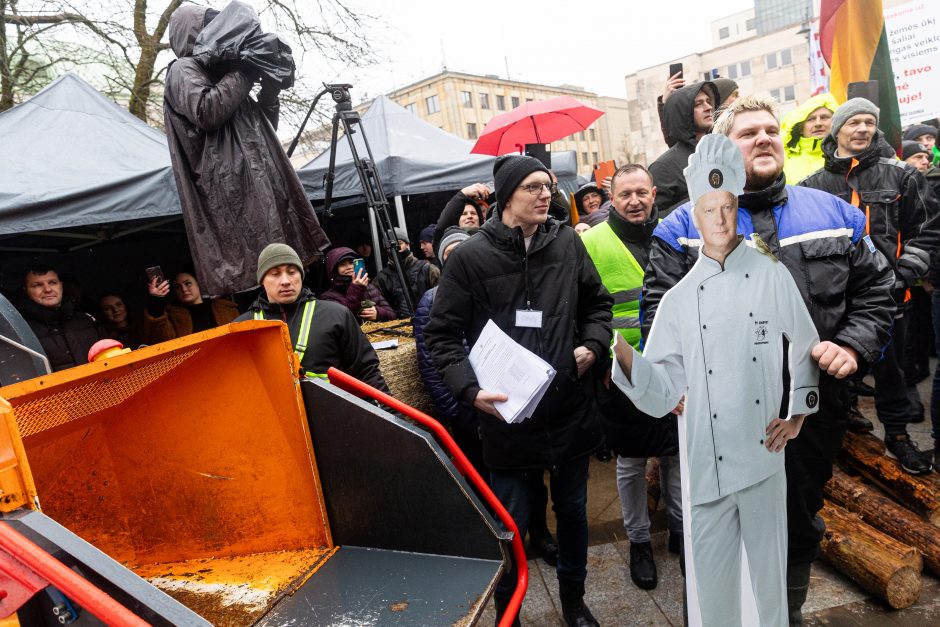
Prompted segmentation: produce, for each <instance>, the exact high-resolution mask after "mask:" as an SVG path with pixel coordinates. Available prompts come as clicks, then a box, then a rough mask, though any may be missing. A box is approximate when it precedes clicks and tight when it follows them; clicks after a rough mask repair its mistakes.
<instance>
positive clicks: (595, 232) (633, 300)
mask: <svg viewBox="0 0 940 627" xmlns="http://www.w3.org/2000/svg"><path fill="white" fill-rule="evenodd" d="M581 241H582V242H584V246H585V248H587V251H588V254H589V255H591V260H592V261H593V262H594V267H596V268H597V273H598V274H600V275H601V281H602V282H603V283H604V287H606V288H607V291H608V292H610V295H611V296H613V298H614V306H613V309H612V313H613V314H614V318H613V321H612V325H613V327H614V330H615V331H616V332H617V333H619V334H620V335H621V336H622V337H623V339H625V340H626V341H627V342H629V343H630V344H632V345H633V347H634V348H636V349H639V347H640V293H641V292H642V291H643V268H641V267H640V264H639V263H637V261H636V259H634V257H633V254H632V253H631V252H630V249H628V248H627V247H626V246H624V244H623V242H622V241H620V238H619V237H617V234H616V233H614V230H613V229H612V228H610V224H608V223H607V222H603V223H601V224H598V225H597V226H595V227H594V228H593V229H590V230H588V231H587V232H585V233H584V235H582V237H581Z"/></svg>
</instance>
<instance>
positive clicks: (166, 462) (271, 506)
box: [0, 321, 527, 626]
mask: <svg viewBox="0 0 940 627" xmlns="http://www.w3.org/2000/svg"><path fill="white" fill-rule="evenodd" d="M330 380H331V382H332V383H328V382H326V381H323V380H320V379H304V378H302V377H301V375H300V370H299V364H298V361H297V358H296V355H295V354H294V352H293V351H292V349H291V344H290V337H289V335H288V333H287V328H286V326H284V325H283V324H281V323H278V322H264V321H259V322H243V323H238V324H231V325H227V326H225V327H220V328H218V329H214V330H211V331H206V332H203V333H197V334H194V335H191V336H187V337H184V338H180V339H177V340H173V341H171V342H166V343H163V344H159V345H155V346H151V347H147V348H143V349H140V350H137V351H133V352H131V353H127V354H123V355H118V356H114V357H110V358H107V359H105V360H104V361H100V362H96V363H92V364H87V365H84V366H80V367H77V368H73V369H70V370H66V371H62V372H58V373H55V374H51V375H47V376H42V377H37V378H35V379H30V380H27V381H23V382H20V383H16V384H14V385H10V386H7V387H4V388H0V397H3V399H5V404H4V405H3V406H0V418H2V419H3V420H2V421H0V490H2V493H0V510H2V512H3V514H2V519H0V618H2V617H7V616H11V617H12V616H15V617H16V619H18V620H19V622H20V624H29V625H34V624H38V625H42V624H48V625H55V624H75V625H94V624H102V623H105V624H146V623H150V624H154V625H209V624H214V625H270V626H274V625H465V624H473V623H474V622H476V620H477V619H478V618H479V616H480V614H481V612H482V609H483V606H484V604H485V602H486V600H487V599H488V598H489V596H490V594H491V593H492V590H493V588H494V586H495V583H496V581H497V580H498V578H499V577H500V576H501V575H502V574H503V572H504V571H505V568H506V567H507V565H508V563H509V562H508V560H509V559H510V558H511V557H512V559H515V560H517V563H520V565H521V567H520V568H519V569H518V571H519V574H518V582H517V590H516V594H515V596H514V597H513V603H512V604H511V606H510V611H508V612H507V614H506V616H504V623H507V624H508V622H510V621H511V620H512V619H513V618H514V617H515V615H516V612H517V611H518V608H519V604H520V603H521V600H522V597H523V595H524V594H525V586H526V577H527V573H526V569H525V556H524V552H523V550H522V543H521V540H520V539H519V538H518V537H517V535H518V534H515V525H513V524H512V521H511V519H510V518H509V516H508V514H507V513H506V511H505V509H504V508H503V507H502V505H500V504H499V502H498V501H497V500H496V498H495V497H494V496H493V494H492V492H490V491H489V490H488V489H487V488H486V486H485V484H483V482H482V480H480V478H479V476H478V475H477V474H476V473H475V472H474V471H473V470H472V467H471V466H470V464H469V463H468V462H467V460H466V458H465V457H464V456H463V454H462V453H461V452H460V451H459V449H457V448H456V446H455V445H454V444H453V441H452V440H451V439H450V438H449V436H447V433H446V431H445V430H444V429H443V427H441V426H440V425H439V424H438V423H436V422H434V421H433V420H431V419H429V418H427V417H426V416H424V415H423V414H420V413H418V412H416V411H414V410H412V409H410V408H408V407H407V406H404V405H402V404H400V403H397V402H396V401H395V400H394V399H391V398H390V397H387V396H385V395H383V394H381V393H379V392H377V391H375V390H372V389H371V388H369V387H368V386H365V385H364V384H362V383H361V382H359V381H357V380H355V379H352V378H351V377H349V376H347V375H344V374H343V373H340V372H337V371H335V370H331V371H330ZM351 392H352V393H351ZM377 401H381V402H382V403H385V404H387V405H390V406H391V409H393V410H395V411H396V412H400V413H402V414H405V415H407V416H409V417H410V418H413V419H414V420H415V421H417V422H420V423H422V424H424V425H426V427H427V428H429V429H431V430H432V431H433V432H434V433H435V435H437V436H438V438H439V439H440V440H441V443H442V444H443V445H444V446H445V447H446V448H447V452H445V449H444V448H442V445H441V444H439V443H438V442H437V441H436V440H435V439H434V438H433V437H432V436H431V435H430V434H429V433H428V432H427V431H425V430H424V429H422V428H419V427H417V426H415V425H414V424H412V423H411V422H409V421H407V420H404V419H402V418H401V417H400V416H396V415H393V414H391V413H389V412H388V411H385V410H383V409H380V408H379V407H378V406H377V404H376V403H377ZM448 453H450V455H451V456H452V458H453V459H451V458H449V457H448ZM458 468H459V470H458ZM484 503H485V504H484ZM491 512H493V513H491ZM494 513H495V514H494ZM494 515H495V516H496V518H498V519H499V520H500V521H501V522H502V524H498V523H497V522H496V519H495V518H494ZM507 530H508V531H507Z"/></svg>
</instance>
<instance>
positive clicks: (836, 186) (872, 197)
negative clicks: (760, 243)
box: [800, 130, 940, 303]
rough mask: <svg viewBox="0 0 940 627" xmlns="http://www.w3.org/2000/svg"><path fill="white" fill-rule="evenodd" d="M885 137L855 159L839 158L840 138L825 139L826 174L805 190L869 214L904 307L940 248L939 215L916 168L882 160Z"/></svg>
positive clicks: (811, 179)
mask: <svg viewBox="0 0 940 627" xmlns="http://www.w3.org/2000/svg"><path fill="white" fill-rule="evenodd" d="M883 137H884V136H883V134H882V132H881V131H880V130H879V131H877V132H876V134H875V137H874V138H873V139H872V142H871V145H870V146H869V147H868V148H867V149H865V150H864V151H862V152H861V153H859V154H857V155H855V156H851V157H838V156H836V148H837V144H836V140H835V138H833V137H832V136H831V135H830V136H828V137H826V139H825V140H824V141H823V146H822V148H823V154H824V155H825V158H826V166H825V169H823V170H820V171H818V172H816V173H815V174H813V175H811V176H808V177H806V178H805V179H803V181H802V182H801V183H800V185H802V186H805V187H811V188H813V189H819V190H822V191H824V192H829V193H830V194H833V195H834V196H838V197H839V198H841V199H842V200H844V201H846V202H848V203H850V204H853V205H855V206H857V207H858V208H859V209H860V210H861V211H862V212H864V215H865V228H866V231H867V232H868V233H869V234H870V236H871V241H872V242H873V243H874V245H875V247H876V248H877V249H878V250H879V251H881V253H882V254H883V255H884V256H885V258H886V259H887V260H888V262H889V264H890V265H891V267H892V268H893V269H894V272H895V275H896V282H895V290H896V292H895V297H896V298H897V299H898V302H899V303H900V302H903V299H904V289H906V288H909V287H911V286H913V285H914V284H915V283H916V282H917V280H918V279H920V278H922V277H923V276H924V275H925V274H926V273H927V270H928V267H929V264H930V257H931V255H933V254H934V253H935V252H936V251H937V248H938V246H940V211H938V206H937V201H936V199H935V198H934V196H933V193H932V192H931V191H930V189H929V188H928V186H927V181H926V179H925V178H924V176H923V175H922V174H921V173H920V172H918V171H917V168H915V167H914V166H912V165H909V164H907V163H905V162H903V161H899V160H898V159H896V158H889V157H884V156H882V154H883V146H884V145H886V144H885V143H884V140H883Z"/></svg>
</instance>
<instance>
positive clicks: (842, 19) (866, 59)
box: [819, 0, 901, 149]
mask: <svg viewBox="0 0 940 627" xmlns="http://www.w3.org/2000/svg"><path fill="white" fill-rule="evenodd" d="M819 38H820V44H821V45H820V47H821V48H822V53H823V57H825V59H826V63H828V64H829V68H830V70H831V74H830V87H829V91H830V92H831V93H832V95H833V96H835V97H836V100H838V101H839V102H845V101H846V92H847V91H848V85H849V83H854V82H858V81H878V99H879V102H878V103H877V104H878V107H879V108H880V109H881V114H880V116H879V117H880V122H881V124H880V126H881V130H882V131H884V134H885V139H886V140H887V141H888V143H889V144H891V145H892V146H894V147H895V148H896V149H898V148H900V147H901V114H900V112H899V110H898V94H897V91H896V90H895V88H894V71H893V70H892V69H891V53H890V51H889V49H888V34H887V32H886V31H885V16H884V9H883V7H882V4H881V0H822V2H821V4H820V7H819Z"/></svg>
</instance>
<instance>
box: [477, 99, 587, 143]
mask: <svg viewBox="0 0 940 627" xmlns="http://www.w3.org/2000/svg"><path fill="white" fill-rule="evenodd" d="M602 115H604V112H603V111H598V110H597V109H594V108H591V107H588V106H587V105H583V104H581V103H580V102H578V101H577V100H575V99H574V98H572V97H571V96H559V97H557V98H550V99H548V100H539V101H533V102H527V103H525V104H524V105H522V106H520V107H516V108H515V109H513V110H512V111H507V112H506V113H501V114H499V115H497V116H495V117H494V118H493V119H492V120H490V121H489V123H488V124H487V125H486V128H484V129H483V133H482V134H481V135H480V137H479V139H477V143H476V144H474V146H473V149H472V150H471V151H470V152H472V153H476V154H481V155H505V154H507V153H510V152H521V151H522V148H523V147H524V146H525V145H526V144H549V143H551V142H553V141H555V140H558V139H561V138H563V137H568V136H569V135H572V134H574V133H577V132H578V131H583V130H584V129H586V128H587V127H588V126H590V125H591V123H592V122H594V120H596V119H597V118H599V117H601V116H602Z"/></svg>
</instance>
